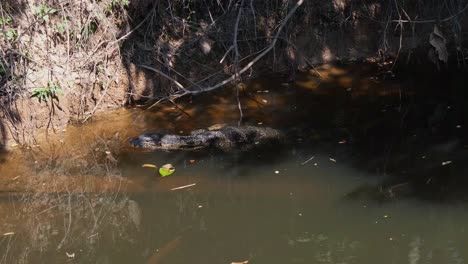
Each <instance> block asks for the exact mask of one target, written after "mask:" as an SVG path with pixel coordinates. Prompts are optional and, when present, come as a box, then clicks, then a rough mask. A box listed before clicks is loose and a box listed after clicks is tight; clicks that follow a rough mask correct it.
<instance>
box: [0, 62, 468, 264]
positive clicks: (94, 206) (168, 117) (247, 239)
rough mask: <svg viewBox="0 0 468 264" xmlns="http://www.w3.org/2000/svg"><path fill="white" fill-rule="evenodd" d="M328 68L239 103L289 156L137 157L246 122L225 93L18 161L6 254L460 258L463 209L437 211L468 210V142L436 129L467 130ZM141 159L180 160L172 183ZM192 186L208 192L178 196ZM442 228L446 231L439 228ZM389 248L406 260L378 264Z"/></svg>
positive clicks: (263, 85)
mask: <svg viewBox="0 0 468 264" xmlns="http://www.w3.org/2000/svg"><path fill="white" fill-rule="evenodd" d="M317 70H318V71H320V72H321V74H322V75H323V76H324V77H323V78H322V79H320V78H318V77H317V76H316V75H315V74H314V73H298V75H297V81H296V82H295V83H293V84H290V83H285V82H283V80H284V79H282V77H281V76H274V77H271V78H264V79H262V78H260V79H258V80H254V81H252V82H251V83H249V84H248V85H247V87H246V88H245V89H244V90H243V91H242V93H241V98H240V99H241V103H242V105H243V109H244V122H245V124H251V125H259V126H268V127H274V128H278V129H280V130H282V131H284V132H285V133H286V135H288V138H289V139H288V140H287V141H286V143H285V144H284V145H283V146H273V148H264V149H257V150H255V151H251V152H232V153H221V152H214V151H204V152H201V151H200V152H181V151H173V152H143V151H138V150H135V149H132V148H130V147H129V146H128V145H127V144H128V139H129V138H131V137H134V136H137V135H139V134H142V133H145V132H164V133H171V134H188V133H189V132H190V131H191V130H193V129H197V128H203V127H207V126H210V125H212V124H215V123H228V124H234V125H235V124H237V122H238V119H239V113H238V111H237V101H236V98H235V97H234V96H233V94H234V90H233V89H229V88H227V89H225V90H222V91H216V92H214V93H210V94H207V95H200V96H197V97H193V98H186V99H183V100H180V101H178V102H177V103H178V107H177V108H176V107H174V106H173V105H160V106H156V107H155V108H154V109H152V110H151V111H142V110H138V109H126V110H125V109H124V110H119V111H117V112H116V113H110V114H107V115H102V116H98V117H96V119H95V120H96V121H95V122H93V123H90V124H87V125H84V126H71V127H69V128H67V131H66V132H64V133H63V134H62V135H58V136H57V144H55V145H53V146H50V147H49V146H47V145H46V144H43V145H41V144H39V146H37V147H33V148H32V149H31V150H30V152H29V153H30V154H28V155H26V157H23V158H21V155H18V156H15V157H12V158H9V159H8V160H7V162H5V163H4V164H2V167H0V172H1V173H0V174H1V175H2V181H3V184H2V185H4V186H3V187H4V188H3V189H2V190H4V191H5V192H7V191H8V192H12V191H13V192H14V191H15V190H19V189H20V187H23V188H24V189H25V190H27V191H30V192H24V193H21V192H20V193H19V194H18V192H16V193H15V194H14V195H15V196H14V197H16V198H15V199H11V200H10V202H8V200H5V201H4V202H2V203H0V212H4V213H2V215H7V216H8V217H7V219H4V221H3V223H2V224H3V225H2V227H3V229H4V230H6V231H5V233H7V232H10V231H11V232H14V233H15V234H18V236H16V235H13V236H14V237H11V236H12V235H7V236H5V237H6V238H5V239H4V240H3V242H2V243H3V244H2V247H3V251H2V252H1V253H2V254H6V253H5V250H6V249H7V248H8V245H10V246H11V249H9V251H8V254H9V255H8V258H7V259H9V260H11V259H13V258H14V257H15V256H23V255H25V254H28V256H27V257H25V258H28V259H29V260H35V261H36V262H41V261H45V260H46V257H47V259H49V260H50V259H51V258H52V259H54V260H57V261H62V260H63V262H65V261H67V260H69V259H73V260H75V261H78V262H79V261H85V259H88V260H89V259H92V260H95V261H96V262H98V263H106V262H107V263H128V262H136V263H145V262H147V261H149V262H147V263H188V262H190V263H212V262H216V263H231V262H233V261H245V260H251V262H254V261H255V263H293V262H298V263H300V262H324V263H336V262H350V263H352V259H357V260H358V262H359V263H376V262H379V263H394V262H395V261H396V262H401V261H399V260H402V261H403V260H404V261H407V258H408V254H409V253H408V245H411V246H410V247H411V249H410V250H413V251H414V252H417V251H418V250H419V252H421V253H420V254H421V257H420V258H424V259H425V261H426V262H427V263H436V262H437V261H436V260H435V259H436V256H435V255H434V257H433V258H434V259H432V257H431V258H430V257H429V253H428V252H432V251H431V250H440V251H441V252H442V253H440V256H438V258H440V259H442V260H446V261H449V260H451V259H452V258H453V256H454V255H453V254H456V252H462V251H460V250H461V249H462V248H464V245H466V242H467V241H466V239H464V238H462V237H461V236H459V235H457V234H458V231H457V230H454V229H453V227H455V226H456V227H460V228H465V227H466V221H465V220H466V219H468V216H467V215H465V214H464V213H463V210H461V211H460V210H459V208H456V206H455V205H453V204H454V203H447V204H445V205H444V206H442V205H440V204H437V203H433V202H432V201H434V200H439V198H440V197H443V196H445V195H448V196H450V195H453V194H454V188H453V187H452V186H457V187H458V188H459V190H460V192H457V195H456V201H458V202H460V201H462V193H463V192H462V191H461V190H464V188H465V189H466V185H465V184H466V183H465V182H464V178H463V177H462V176H461V175H462V174H463V173H465V172H466V167H465V165H464V162H463V160H464V158H465V157H466V148H465V145H464V144H465V143H464V142H465V138H464V137H463V135H462V134H460V135H458V134H451V132H450V133H449V132H444V129H442V130H441V129H440V128H444V127H447V128H448V127H449V126H452V125H454V124H455V123H451V122H454V121H455V120H456V118H453V117H451V113H448V114H447V117H449V120H452V119H453V120H454V121H444V120H445V119H441V121H440V120H439V121H440V122H442V125H441V124H440V123H438V122H439V121H438V120H437V119H434V118H432V119H431V116H433V115H434V110H433V109H432V108H433V107H428V106H426V104H425V102H426V99H421V98H420V97H419V95H418V94H417V93H415V92H414V91H413V90H412V86H411V83H409V84H408V83H407V82H405V81H404V80H403V81H400V80H399V81H396V80H382V79H375V77H376V76H378V74H376V72H377V73H378V71H376V68H373V66H372V64H366V63H363V64H349V65H348V64H338V65H323V66H321V67H319V68H318V69H317ZM379 78H380V77H379ZM427 100H429V99H427ZM450 105H451V106H452V108H453V109H458V107H460V106H458V105H456V104H452V103H451V102H450ZM426 108H431V109H426ZM180 109H182V110H183V111H181V110H180ZM418 119H424V120H432V121H431V122H432V123H430V124H429V125H428V123H427V121H420V122H419V123H418V122H416V120H418ZM444 122H446V123H444ZM421 123H423V125H421ZM450 131H452V129H450ZM453 131H455V132H456V131H457V130H456V129H454V130H453ZM444 133H447V135H448V136H447V137H444V136H442V135H444ZM457 133H458V132H457ZM414 134H416V135H417V136H416V137H415V136H414ZM455 136H457V137H455ZM60 140H62V141H63V142H64V143H60ZM50 142H52V138H50ZM436 143H437V144H436ZM107 152H109V154H107ZM11 155H14V153H11ZM422 156H425V158H424V159H423V158H422ZM114 160H115V161H114ZM35 161H37V163H36V162H35ZM447 161H451V163H448V164H446V165H443V166H442V162H447ZM15 162H16V163H15ZM145 163H151V164H156V165H158V166H161V165H163V164H166V163H172V164H173V165H174V166H175V167H176V172H175V174H174V175H171V176H169V177H165V178H161V177H158V174H157V171H155V170H154V169H149V168H142V164H145ZM24 165H26V167H27V169H24V170H23V171H22V170H21V167H22V166H23V167H24ZM67 168H68V169H67ZM26 175H36V176H37V177H26ZM17 176H19V177H18V178H16V177H17ZM26 179H31V180H26ZM190 184H196V185H194V186H192V187H187V188H184V189H180V190H172V189H174V188H177V187H183V186H187V185H190ZM346 194H348V195H346ZM446 197H447V196H446ZM403 198H411V199H408V200H407V199H403ZM428 198H432V200H431V199H428ZM396 200H399V201H401V202H398V203H385V202H386V201H396ZM376 201H377V202H381V203H376ZM422 201H431V202H430V203H423V202H422ZM14 208H22V209H20V210H18V209H14ZM23 208H24V209H23ZM23 210H24V212H23ZM8 212H15V213H14V214H11V213H8ZM25 212H29V213H25ZM31 214H34V215H35V217H29V216H30V215H31ZM70 219H71V220H70ZM427 219H430V221H427ZM16 223H24V224H21V225H18V224H16ZM433 226H437V227H438V228H439V229H440V230H443V232H442V231H441V234H439V233H438V234H434V233H432V232H428V230H433V228H432V227H433ZM8 238H11V239H13V238H14V239H16V240H15V241H13V240H12V241H10V242H9V241H8V240H7V239H8ZM447 239H451V241H454V242H453V243H454V244H453V245H452V244H450V243H449V242H446V241H448V240H447ZM62 241H65V242H63V243H62ZM376 241H377V242H376ZM395 241H399V243H398V244H392V243H394V242H395ZM418 241H419V242H418ZM13 242H14V243H13ZM400 242H401V243H400ZM438 243H440V244H438ZM58 245H61V247H60V249H57V247H58ZM389 247H392V248H394V250H395V251H394V252H395V256H396V257H395V258H397V259H392V260H388V261H387V259H386V258H385V259H382V256H388V255H389V253H388V248H389ZM25 248H28V250H29V252H30V253H28V252H26V253H25ZM450 248H451V249H450ZM41 250H42V251H41ZM450 250H452V251H450ZM40 252H54V253H51V254H42V253H40ZM369 252H374V253H373V254H369ZM450 252H452V253H450ZM453 252H455V253H453ZM73 253H74V254H75V257H74V258H71V257H68V255H71V254H73ZM67 254H68V255H67ZM451 254H452V255H451ZM46 255H47V256H46ZM392 256H393V255H392ZM389 259H390V258H389Z"/></svg>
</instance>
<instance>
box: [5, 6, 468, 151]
mask: <svg viewBox="0 0 468 264" xmlns="http://www.w3.org/2000/svg"><path fill="white" fill-rule="evenodd" d="M395 3H396V5H395V4H394V3H393V2H392V3H380V2H379V1H366V2H362V1H351V0H331V1H319V0H317V1H297V2H296V1H269V2H262V1H257V2H254V1H237V2H233V1H218V2H216V3H215V2H213V3H205V2H203V3H198V2H188V3H186V1H158V2H157V3H154V2H153V1H143V0H140V1H128V0H103V1H99V2H95V1H90V0H86V1H81V2H80V3H74V2H69V3H68V2H67V3H59V2H56V1H46V2H43V3H37V2H36V1H34V0H22V1H16V0H7V1H2V3H1V8H0V28H1V33H0V77H1V78H0V99H1V102H0V103H1V113H0V145H2V146H8V145H11V144H27V145H31V144H34V142H35V139H36V137H37V135H38V134H41V133H45V132H49V133H51V132H54V131H60V130H62V129H63V128H64V127H65V126H66V125H67V124H69V123H71V122H87V121H89V120H90V119H91V118H92V117H93V115H94V114H95V113H97V112H101V111H105V110H107V109H115V108H118V107H122V106H124V105H135V104H141V103H148V102H154V101H157V100H161V99H168V98H174V97H178V96H182V95H195V94H198V93H200V92H203V91H209V90H214V89H217V88H220V87H223V86H226V85H230V84H232V83H234V82H242V81H246V80H247V79H250V78H252V77H255V76H260V75H262V74H264V73H265V72H267V73H271V72H281V73H282V74H286V75H287V76H288V78H289V79H290V80H293V79H295V78H296V72H297V70H305V69H309V68H311V67H312V66H313V64H320V63H324V62H330V61H336V60H358V59H362V58H369V57H377V61H380V62H383V61H385V60H386V59H388V58H393V59H394V58H395V57H396V58H398V59H399V61H412V60H417V59H418V58H427V57H428V54H429V58H430V59H425V60H423V61H424V62H422V63H426V64H427V63H433V67H435V68H437V67H439V68H440V67H442V66H443V64H444V63H445V62H446V61H447V60H448V59H449V58H450V60H452V61H453V62H454V64H457V63H458V64H459V65H463V63H464V56H463V54H464V52H465V48H464V46H463V45H462V38H461V36H462V35H463V34H461V32H463V29H464V28H465V27H466V21H465V19H464V18H463V17H464V16H463V14H464V11H465V9H466V7H465V6H461V5H453V6H450V7H447V6H445V5H443V4H442V3H440V1H429V2H427V1H424V3H422V1H416V2H414V3H412V4H411V5H410V4H407V3H405V2H404V1H396V2H395ZM434 18H437V19H436V20H435V19H434ZM416 20H417V21H416ZM415 21H416V22H415ZM401 51H405V53H404V54H405V56H402V55H401V54H403V53H400V52H401ZM415 54H416V55H415ZM431 60H432V62H431ZM390 70H393V67H392V68H391V69H390ZM8 142H9V143H8ZM13 142H14V143H13Z"/></svg>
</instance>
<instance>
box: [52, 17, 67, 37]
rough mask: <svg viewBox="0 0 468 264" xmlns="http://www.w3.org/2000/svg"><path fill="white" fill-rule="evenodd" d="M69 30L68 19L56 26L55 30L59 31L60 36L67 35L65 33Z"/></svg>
mask: <svg viewBox="0 0 468 264" xmlns="http://www.w3.org/2000/svg"><path fill="white" fill-rule="evenodd" d="M67 28H68V20H67V19H64V20H62V21H60V22H58V23H57V25H55V29H57V32H58V33H59V34H63V33H65V31H67Z"/></svg>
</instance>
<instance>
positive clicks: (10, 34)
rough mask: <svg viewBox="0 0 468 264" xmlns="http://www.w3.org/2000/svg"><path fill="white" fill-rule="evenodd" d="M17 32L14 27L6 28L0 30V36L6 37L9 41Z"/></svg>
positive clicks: (13, 38)
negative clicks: (2, 30)
mask: <svg viewBox="0 0 468 264" xmlns="http://www.w3.org/2000/svg"><path fill="white" fill-rule="evenodd" d="M17 36H18V34H17V33H16V30H15V29H8V30H6V31H5V32H0V37H6V39H7V40H8V41H9V42H12V41H14V40H15V39H16V37H17Z"/></svg>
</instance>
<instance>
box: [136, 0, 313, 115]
mask: <svg viewBox="0 0 468 264" xmlns="http://www.w3.org/2000/svg"><path fill="white" fill-rule="evenodd" d="M303 3H304V0H298V1H297V3H296V4H295V5H294V6H293V7H292V9H291V10H290V11H289V13H288V14H287V15H286V17H285V18H284V19H283V21H282V22H281V24H280V26H279V27H278V31H277V32H276V34H275V36H274V37H273V40H272V42H271V44H270V45H269V46H267V47H266V48H265V49H264V50H263V51H262V52H261V53H260V54H258V55H257V56H256V57H255V58H254V59H253V60H251V61H250V62H249V63H248V64H247V65H245V66H244V67H243V68H242V69H240V70H239V71H236V72H235V73H234V75H232V76H231V77H229V78H227V79H225V80H224V81H221V82H219V83H217V84H215V85H213V86H210V87H205V88H203V89H199V90H197V91H190V90H187V89H186V88H185V87H184V86H183V85H182V84H181V83H179V82H178V81H177V80H175V79H174V78H172V77H170V76H168V75H167V74H165V73H163V72H161V71H160V70H157V69H155V68H153V67H150V66H147V65H138V66H139V67H142V68H145V69H148V70H151V71H154V72H156V73H159V74H160V75H162V76H163V77H165V78H167V79H169V80H170V81H172V82H173V83H174V84H175V85H176V86H177V87H179V88H180V89H181V90H183V93H181V94H177V95H175V96H171V98H172V99H174V98H179V97H182V96H185V95H189V94H192V95H195V94H200V93H204V92H209V91H213V90H215V89H218V88H220V87H222V86H224V85H226V84H228V83H231V82H232V81H234V80H235V79H236V78H237V77H238V76H239V75H240V74H242V73H244V72H246V71H247V70H249V69H250V68H252V66H253V65H254V64H255V63H257V62H258V61H259V60H260V59H261V58H263V57H264V56H265V55H266V54H268V53H269V52H270V51H271V50H272V49H273V48H274V47H275V45H276V42H277V41H278V39H280V34H281V32H282V31H283V28H284V27H285V25H286V24H287V22H288V20H289V19H290V18H291V17H292V16H293V14H294V13H295V12H296V10H297V9H298V8H299V7H300V6H301V5H302V4H303ZM233 48H234V49H235V47H234V45H233V46H231V47H230V48H229V49H228V51H227V52H226V54H225V56H226V55H227V53H229V51H231V49H233ZM225 56H224V57H225ZM224 57H223V59H221V61H223V60H224ZM154 105H155V104H153V105H152V106H154ZM152 106H151V107H152Z"/></svg>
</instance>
